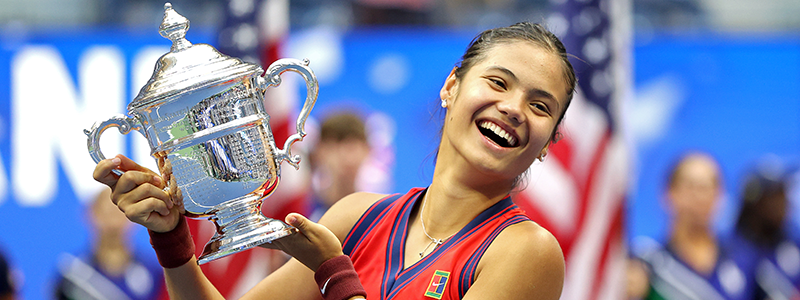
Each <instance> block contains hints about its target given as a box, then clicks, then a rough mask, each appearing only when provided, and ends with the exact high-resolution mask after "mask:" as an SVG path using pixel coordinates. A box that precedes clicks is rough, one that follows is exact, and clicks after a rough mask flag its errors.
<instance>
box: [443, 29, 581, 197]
mask: <svg viewBox="0 0 800 300" xmlns="http://www.w3.org/2000/svg"><path fill="white" fill-rule="evenodd" d="M563 74H564V72H563V69H562V62H561V59H560V58H559V57H558V56H557V55H555V54H554V53H553V52H551V51H548V50H545V49H544V48H542V47H540V46H538V45H536V44H534V43H531V42H527V41H508V42H503V43H498V44H496V45H494V46H492V47H491V48H490V49H487V51H486V52H485V55H484V56H483V58H482V59H481V60H480V61H478V62H477V63H476V64H474V65H472V66H471V67H470V68H469V70H467V72H466V73H465V74H464V75H463V76H462V77H461V78H457V76H456V75H455V73H454V72H451V74H450V76H449V77H448V78H447V80H446V81H445V85H444V86H443V87H442V89H441V91H440V96H441V98H442V99H444V100H445V101H446V103H447V114H446V116H445V124H444V130H443V137H442V144H441V146H440V152H439V158H438V160H443V161H444V163H447V164H448V165H449V164H451V163H459V162H461V161H462V160H463V162H466V164H467V165H469V166H470V167H472V168H474V169H475V170H476V171H477V172H478V173H480V174H482V175H488V176H491V178H493V179H497V180H501V181H513V180H514V178H516V177H517V176H518V175H520V174H521V173H522V172H524V171H525V170H526V169H528V167H530V165H531V163H533V160H534V159H536V158H537V157H539V156H541V155H543V154H545V153H546V151H547V147H548V146H549V143H550V138H551V136H552V134H553V131H554V130H555V127H556V123H557V122H558V120H559V118H560V117H561V115H562V113H563V111H564V109H565V108H566V106H567V99H568V95H567V90H568V87H567V84H566V81H565V80H564V78H563Z"/></svg>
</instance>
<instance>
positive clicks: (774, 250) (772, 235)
mask: <svg viewBox="0 0 800 300" xmlns="http://www.w3.org/2000/svg"><path fill="white" fill-rule="evenodd" d="M776 167H777V168H775V167H766V168H764V167H759V168H757V169H755V170H754V171H753V172H751V173H750V174H748V176H747V178H746V179H745V182H744V185H743V188H742V194H741V198H742V206H741V210H740V212H739V219H738V221H737V222H736V232H735V234H734V236H733V238H732V239H731V243H732V246H733V247H736V249H739V251H740V252H742V253H743V254H742V255H747V256H750V257H751V258H752V259H754V260H755V264H754V266H755V276H756V282H757V283H758V287H759V290H758V291H757V298H756V299H800V293H798V289H797V288H798V286H799V284H800V240H798V238H797V232H796V230H795V228H794V227H793V226H791V222H788V220H787V219H788V218H787V212H788V211H789V210H788V206H789V202H788V201H787V197H786V196H787V186H786V178H785V175H784V174H783V172H782V168H781V166H776Z"/></svg>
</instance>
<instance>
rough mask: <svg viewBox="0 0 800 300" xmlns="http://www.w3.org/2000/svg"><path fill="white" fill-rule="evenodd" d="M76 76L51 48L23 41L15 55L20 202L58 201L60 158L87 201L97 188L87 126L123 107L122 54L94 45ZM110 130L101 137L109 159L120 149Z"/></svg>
mask: <svg viewBox="0 0 800 300" xmlns="http://www.w3.org/2000/svg"><path fill="white" fill-rule="evenodd" d="M77 74H78V76H77V78H78V80H77V81H76V80H73V78H72V76H71V75H70V72H69V71H68V70H67V66H66V64H65V62H64V60H63V58H62V57H61V54H60V53H59V52H58V50H57V49H56V48H54V47H51V46H30V47H25V48H22V49H20V51H19V52H17V54H16V55H15V56H14V57H13V58H12V61H11V112H12V117H11V118H12V121H11V124H12V125H11V139H12V140H11V142H12V149H11V157H12V162H11V174H12V176H11V178H12V183H13V184H12V188H13V191H14V196H15V197H14V198H15V199H16V200H17V201H18V202H19V204H20V205H21V206H44V205H48V204H49V203H50V202H52V201H53V200H54V199H53V198H54V197H55V195H56V190H57V188H58V176H59V170H58V165H57V164H56V161H60V162H61V166H62V168H63V172H64V173H65V174H66V177H67V178H68V180H69V181H70V183H71V185H72V187H73V190H74V191H75V194H76V195H77V196H78V198H79V199H82V200H86V199H90V198H91V197H92V195H93V194H94V193H95V192H96V191H97V189H98V187H99V184H98V183H96V182H95V181H94V180H92V178H91V174H92V170H93V169H94V166H95V164H94V162H93V161H92V160H91V158H90V157H89V155H88V153H87V149H86V136H85V135H84V134H83V129H87V128H91V125H92V124H93V123H94V122H95V121H102V120H105V119H106V118H109V117H111V116H113V115H114V114H118V113H120V112H121V111H122V108H123V107H124V97H125V59H124V56H123V55H122V53H121V51H120V50H119V49H117V48H116V47H112V46H94V47H91V48H89V49H87V50H86V51H85V52H84V53H83V55H82V56H81V57H80V58H79V61H78V67H77ZM76 85H77V87H79V88H76ZM107 133H108V132H107ZM110 133H111V134H106V135H104V138H103V142H102V147H103V152H104V153H105V155H106V156H107V157H110V156H113V155H115V154H116V153H122V152H121V150H122V149H123V139H122V135H120V134H118V133H117V132H116V131H112V132H110ZM57 156H58V158H60V159H58V160H57V158H56V157H57Z"/></svg>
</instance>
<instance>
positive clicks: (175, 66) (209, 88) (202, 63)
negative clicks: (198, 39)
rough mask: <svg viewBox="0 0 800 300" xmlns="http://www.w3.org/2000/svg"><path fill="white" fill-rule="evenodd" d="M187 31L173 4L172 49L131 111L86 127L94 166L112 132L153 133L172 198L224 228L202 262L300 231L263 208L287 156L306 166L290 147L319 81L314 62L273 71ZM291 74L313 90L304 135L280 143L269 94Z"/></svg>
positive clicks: (167, 24) (169, 16)
mask: <svg viewBox="0 0 800 300" xmlns="http://www.w3.org/2000/svg"><path fill="white" fill-rule="evenodd" d="M188 28H189V21H188V20H187V19H186V18H185V17H183V16H181V15H180V14H178V13H177V12H176V11H175V10H173V9H172V5H170V4H169V3H167V4H165V5H164V19H163V21H162V24H161V26H160V30H159V32H160V33H161V35H162V36H164V37H165V38H168V39H170V40H171V41H172V48H171V50H170V52H168V53H166V54H164V55H163V56H161V58H159V60H158V62H157V63H156V66H155V70H154V72H153V75H152V77H151V78H150V80H149V81H148V82H147V84H145V86H144V87H142V89H141V90H140V91H139V94H138V95H137V96H136V98H134V99H133V101H131V103H130V104H129V105H128V112H127V115H117V116H113V117H111V118H109V119H107V120H105V121H98V122H96V123H95V124H94V125H93V126H92V128H91V130H85V133H86V135H87V136H88V141H87V146H88V149H89V154H90V156H91V157H92V159H94V161H95V162H100V161H101V160H103V159H105V156H104V155H103V153H102V152H101V150H100V144H99V140H100V135H101V134H102V133H103V132H104V131H105V130H106V129H108V128H111V127H117V129H118V130H119V131H120V133H122V134H127V133H129V132H131V130H135V131H138V132H139V133H141V134H142V135H144V136H145V138H146V139H147V141H148V144H149V146H150V150H151V155H152V156H153V157H154V158H155V159H156V162H157V164H158V169H159V172H160V173H161V176H162V177H163V179H164V180H165V182H167V187H166V188H165V190H166V191H167V192H168V193H169V195H170V197H172V199H173V200H175V202H176V203H182V205H183V207H184V208H185V210H186V216H188V217H192V218H207V219H209V220H211V221H212V222H214V224H215V225H216V229H217V230H216V233H215V234H214V236H213V237H212V238H211V240H210V241H209V242H208V243H207V244H206V245H205V247H204V249H203V254H202V255H201V256H200V257H199V258H198V263H200V264H203V263H206V262H208V261H211V260H214V259H217V258H220V257H224V256H227V255H230V254H233V253H236V252H239V251H243V250H246V249H249V248H252V247H254V246H257V245H260V244H263V243H267V242H271V241H273V240H275V239H278V238H281V237H284V236H287V235H289V234H292V233H294V232H295V229H294V228H292V227H291V226H289V225H287V224H285V223H284V222H282V221H279V220H275V219H271V218H268V217H266V216H264V215H263V214H262V213H261V205H262V203H263V201H264V199H266V198H267V197H269V195H271V194H272V192H273V191H274V190H275V188H276V187H277V186H278V183H279V181H280V165H281V162H282V161H284V160H285V161H287V162H288V163H289V164H290V165H292V166H294V167H295V168H297V167H298V164H299V162H300V157H299V156H297V155H292V153H291V147H292V144H294V143H295V142H297V141H301V140H302V139H303V137H304V136H305V135H306V133H305V130H304V125H305V122H306V119H307V118H308V115H309V113H310V111H311V109H312V108H313V106H314V103H315V102H316V99H317V93H318V85H317V79H316V76H314V73H313V72H312V71H311V69H310V68H309V67H308V61H307V60H304V61H300V60H297V59H280V60H277V61H275V62H274V63H272V64H271V65H270V66H269V67H268V68H267V70H266V72H265V71H264V70H263V69H262V68H261V67H260V66H258V65H254V64H250V63H246V62H243V61H242V60H240V59H237V58H231V57H228V56H225V55H223V54H221V53H219V52H218V51H217V50H216V49H214V48H213V47H211V46H209V45H206V44H195V45H193V44H192V43H190V42H189V41H188V40H186V38H185V35H186V31H187V30H188ZM286 71H293V72H296V73H298V74H300V75H301V76H302V77H303V79H304V80H305V82H306V88H307V93H306V100H305V104H304V105H303V108H302V110H301V112H300V115H299V116H298V118H297V128H296V129H297V132H296V133H295V134H293V135H291V136H290V137H289V138H288V139H287V140H286V142H285V144H284V146H283V149H279V148H278V147H277V146H276V145H275V139H274V138H273V136H272V130H271V129H270V126H269V115H268V114H267V113H266V111H265V109H264V102H263V100H264V93H265V92H266V90H267V88H269V87H272V86H278V85H279V84H280V82H281V77H280V76H281V74H283V73H284V72H286ZM262 74H263V76H262ZM114 172H115V173H117V174H118V175H121V174H122V171H119V170H114Z"/></svg>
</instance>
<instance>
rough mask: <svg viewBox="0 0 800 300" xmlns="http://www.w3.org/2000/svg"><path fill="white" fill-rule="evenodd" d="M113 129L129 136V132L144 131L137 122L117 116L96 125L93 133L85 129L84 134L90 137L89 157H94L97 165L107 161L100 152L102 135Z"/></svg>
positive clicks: (115, 171) (119, 172)
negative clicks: (115, 128)
mask: <svg viewBox="0 0 800 300" xmlns="http://www.w3.org/2000/svg"><path fill="white" fill-rule="evenodd" d="M111 127H117V129H119V132H120V133H121V134H128V132H130V131H131V130H136V131H138V132H139V133H141V130H142V126H141V125H139V124H138V123H137V122H136V120H134V119H133V118H130V117H127V116H124V115H116V116H113V117H111V118H110V119H108V120H105V121H103V122H97V123H94V125H93V126H92V130H91V131H89V130H86V129H84V130H83V133H84V134H86V136H87V137H88V140H87V141H86V146H87V147H88V148H89V155H90V156H91V157H92V159H93V160H94V162H95V163H99V162H100V161H101V160H104V159H106V157H105V155H103V152H102V151H100V135H101V134H103V131H106V129H108V128H111ZM112 171H113V172H114V173H115V174H117V175H122V173H123V172H122V171H120V170H117V169H114V170H112Z"/></svg>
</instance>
